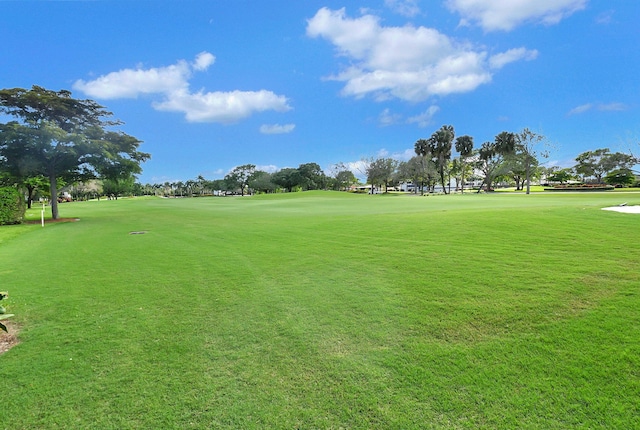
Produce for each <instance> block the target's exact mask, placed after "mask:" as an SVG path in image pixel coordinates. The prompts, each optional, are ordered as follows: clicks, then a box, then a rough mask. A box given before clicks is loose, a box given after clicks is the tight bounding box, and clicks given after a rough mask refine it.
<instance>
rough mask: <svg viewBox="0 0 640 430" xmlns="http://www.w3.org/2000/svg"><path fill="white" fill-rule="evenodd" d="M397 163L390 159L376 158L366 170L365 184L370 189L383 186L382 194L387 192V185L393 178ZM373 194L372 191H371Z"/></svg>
mask: <svg viewBox="0 0 640 430" xmlns="http://www.w3.org/2000/svg"><path fill="white" fill-rule="evenodd" d="M397 165H398V162H397V161H396V160H394V159H392V158H378V159H376V160H373V161H372V162H371V163H370V164H369V168H368V169H367V182H368V183H370V184H371V186H372V187H375V186H376V185H384V192H385V193H386V192H387V188H388V184H389V182H390V181H391V179H392V178H393V175H394V173H395V171H396V167H397ZM372 192H373V189H372Z"/></svg>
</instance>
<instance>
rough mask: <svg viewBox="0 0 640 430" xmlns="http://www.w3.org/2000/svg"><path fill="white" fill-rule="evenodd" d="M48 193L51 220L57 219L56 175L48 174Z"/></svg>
mask: <svg viewBox="0 0 640 430" xmlns="http://www.w3.org/2000/svg"><path fill="white" fill-rule="evenodd" d="M49 184H50V185H49V192H50V193H51V218H53V219H58V181H57V179H56V175H55V174H53V173H50V174H49Z"/></svg>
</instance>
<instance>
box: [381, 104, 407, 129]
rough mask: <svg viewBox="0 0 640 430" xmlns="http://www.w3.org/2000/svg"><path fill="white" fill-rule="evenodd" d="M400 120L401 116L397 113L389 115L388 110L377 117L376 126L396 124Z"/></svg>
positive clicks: (389, 111)
mask: <svg viewBox="0 0 640 430" xmlns="http://www.w3.org/2000/svg"><path fill="white" fill-rule="evenodd" d="M401 119H402V115H400V114H397V113H391V110H389V108H387V109H385V110H383V111H382V112H381V113H380V115H379V116H378V124H380V126H382V127H387V126H390V125H394V124H398V123H399V122H400V120H401Z"/></svg>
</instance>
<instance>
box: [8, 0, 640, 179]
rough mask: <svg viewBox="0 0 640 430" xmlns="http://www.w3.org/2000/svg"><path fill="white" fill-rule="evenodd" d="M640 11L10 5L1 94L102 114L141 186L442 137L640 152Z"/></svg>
mask: <svg viewBox="0 0 640 430" xmlns="http://www.w3.org/2000/svg"><path fill="white" fill-rule="evenodd" d="M639 19H640V2H637V1H635V0H609V1H606V2H605V1H595V0H509V1H506V0H373V1H372V0H368V1H348V0H342V1H333V0H325V1H316V0H305V1H294V2H292V1H280V0H254V1H249V0H207V1H199V0H182V1H178V0H175V1H162V0H159V1H135V0H131V1H124V0H121V1H108V0H96V1H35V0H33V1H29V0H23V1H6V0H5V1H3V0H0V58H1V60H2V63H1V67H0V87H2V88H13V87H23V88H29V87H31V86H32V85H34V84H35V85H40V86H43V87H46V88H48V89H52V90H60V89H68V90H71V91H72V92H73V95H74V97H77V98H91V99H94V100H97V101H98V102H99V103H101V104H102V105H104V106H106V107H107V108H108V109H109V110H110V111H112V112H113V113H114V117H116V118H118V119H120V120H122V121H124V125H122V126H121V127H120V129H121V130H122V131H124V132H126V133H128V134H131V135H133V136H135V137H137V138H138V139H140V140H142V141H143V142H144V143H143V144H142V146H141V150H143V151H145V152H149V153H151V155H152V158H151V159H150V160H149V161H147V162H146V163H145V164H144V166H143V168H144V171H143V173H142V174H141V175H140V177H139V180H140V181H141V182H143V183H148V182H165V181H177V180H187V179H193V178H195V177H197V176H198V175H203V176H204V177H205V178H207V179H215V178H221V177H223V176H224V175H225V174H226V173H227V172H228V171H229V170H231V169H232V168H233V167H235V166H237V165H241V164H246V163H252V164H256V165H257V166H258V167H259V168H261V169H263V170H267V171H273V170H275V169H280V168H284V167H297V166H298V165H299V164H301V163H307V162H316V163H318V164H319V165H320V166H321V167H322V168H323V169H325V170H326V171H328V170H329V168H330V166H331V165H332V164H335V163H338V162H344V163H357V161H358V160H361V159H362V158H363V157H380V156H387V157H394V158H397V159H405V160H406V159H408V158H409V157H410V156H412V155H413V144H414V142H415V141H416V140H418V139H420V138H425V137H429V136H430V135H431V134H432V133H433V132H434V131H435V130H437V129H438V128H439V127H440V126H441V125H443V124H451V125H453V126H454V128H455V131H456V135H463V134H468V135H471V136H473V138H474V140H475V145H476V146H477V147H478V146H480V145H481V144H482V142H484V141H486V140H493V138H494V136H495V135H496V134H498V133H500V132H501V131H513V132H517V131H520V130H521V129H522V128H524V127H529V128H530V129H532V130H534V131H537V132H539V133H542V134H544V135H545V136H547V137H548V139H549V140H550V142H552V143H553V149H552V152H551V157H550V158H549V160H548V161H547V162H548V163H549V164H557V165H562V166H568V165H572V163H573V159H574V158H575V156H576V155H578V154H579V153H580V152H583V151H586V150H590V149H596V148H600V147H609V148H611V149H612V150H621V151H625V150H628V148H630V147H632V148H633V149H634V150H640V147H639V146H638V141H639V139H640V138H639V137H638V136H640V123H639V121H638V119H640V118H639V115H638V113H639V108H640V106H639V97H638V96H639V95H640V55H638V43H639V42H640V30H639V27H638V20H639Z"/></svg>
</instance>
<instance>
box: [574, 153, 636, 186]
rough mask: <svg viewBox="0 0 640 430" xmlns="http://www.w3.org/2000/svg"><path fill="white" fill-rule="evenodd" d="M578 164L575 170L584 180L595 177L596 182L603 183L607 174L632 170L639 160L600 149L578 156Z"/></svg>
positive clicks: (629, 155)
mask: <svg viewBox="0 0 640 430" xmlns="http://www.w3.org/2000/svg"><path fill="white" fill-rule="evenodd" d="M576 163H577V164H576V165H575V166H574V169H575V171H576V173H577V174H579V175H581V176H582V177H583V180H585V179H586V178H588V177H593V178H595V180H596V182H598V183H602V178H603V176H605V175H606V174H607V173H609V172H611V171H613V170H616V169H631V168H632V167H633V166H634V165H635V164H637V163H638V160H637V159H636V158H635V157H634V156H633V155H632V154H625V153H622V152H614V153H612V152H610V151H609V148H600V149H596V150H593V151H586V152H583V153H582V154H580V155H578V156H577V157H576Z"/></svg>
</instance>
